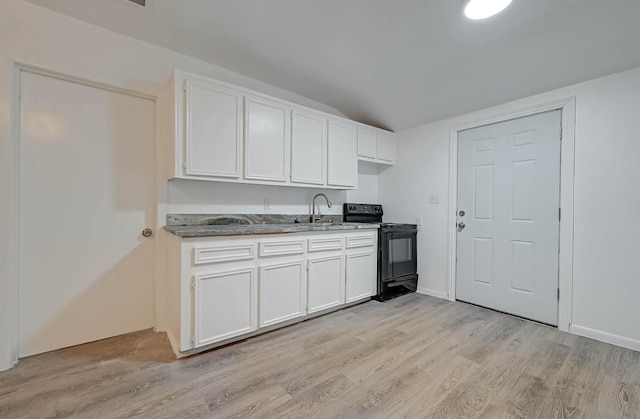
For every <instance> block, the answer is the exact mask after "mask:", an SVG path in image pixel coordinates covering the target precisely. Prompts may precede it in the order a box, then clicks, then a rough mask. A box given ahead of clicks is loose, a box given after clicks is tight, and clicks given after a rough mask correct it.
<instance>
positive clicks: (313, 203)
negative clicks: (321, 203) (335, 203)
mask: <svg viewBox="0 0 640 419" xmlns="http://www.w3.org/2000/svg"><path fill="white" fill-rule="evenodd" d="M319 196H321V197H323V198H324V199H325V200H326V201H327V206H328V207H329V208H331V201H329V198H327V195H325V194H323V193H317V194H315V195H314V196H313V200H312V201H311V222H312V223H315V222H316V221H318V220H319V219H320V207H318V218H317V219H316V198H318V197H319Z"/></svg>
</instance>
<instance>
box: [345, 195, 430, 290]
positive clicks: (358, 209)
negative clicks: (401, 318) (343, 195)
mask: <svg viewBox="0 0 640 419" xmlns="http://www.w3.org/2000/svg"><path fill="white" fill-rule="evenodd" d="M342 214H343V219H344V221H345V222H358V223H372V224H379V225H380V229H379V230H378V288H377V294H376V296H375V297H374V298H375V299H376V300H378V301H386V300H389V299H391V298H394V297H398V296H400V295H403V294H407V293H409V292H415V291H416V289H417V288H418V273H417V271H418V265H417V241H418V240H417V235H418V227H417V226H416V225H415V224H398V223H384V222H382V216H383V214H384V212H383V210H382V205H377V204H354V203H345V204H344V206H343V210H342Z"/></svg>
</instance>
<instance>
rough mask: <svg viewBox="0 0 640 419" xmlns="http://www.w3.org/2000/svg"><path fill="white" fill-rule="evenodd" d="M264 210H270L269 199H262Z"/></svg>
mask: <svg viewBox="0 0 640 419" xmlns="http://www.w3.org/2000/svg"><path fill="white" fill-rule="evenodd" d="M264 209H266V210H270V209H271V200H270V199H269V198H265V199H264Z"/></svg>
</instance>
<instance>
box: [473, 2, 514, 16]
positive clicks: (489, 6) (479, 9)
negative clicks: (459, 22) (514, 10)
mask: <svg viewBox="0 0 640 419" xmlns="http://www.w3.org/2000/svg"><path fill="white" fill-rule="evenodd" d="M509 4H511V0H469V1H468V2H467V4H466V6H465V7H464V15H465V16H466V17H468V18H469V19H473V20H479V19H486V18H488V17H491V16H493V15H496V14H498V13H500V12H501V11H503V10H504V9H506V8H507V6H508V5H509Z"/></svg>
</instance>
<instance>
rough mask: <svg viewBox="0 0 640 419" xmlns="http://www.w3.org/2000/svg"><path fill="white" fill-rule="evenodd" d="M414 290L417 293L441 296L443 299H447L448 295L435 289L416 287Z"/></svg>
mask: <svg viewBox="0 0 640 419" xmlns="http://www.w3.org/2000/svg"><path fill="white" fill-rule="evenodd" d="M416 292H417V293H419V294H424V295H430V296H431V297H436V298H442V299H444V300H448V299H449V296H448V295H447V293H446V292H442V291H436V290H432V289H429V288H424V287H418V289H417V290H416Z"/></svg>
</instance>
